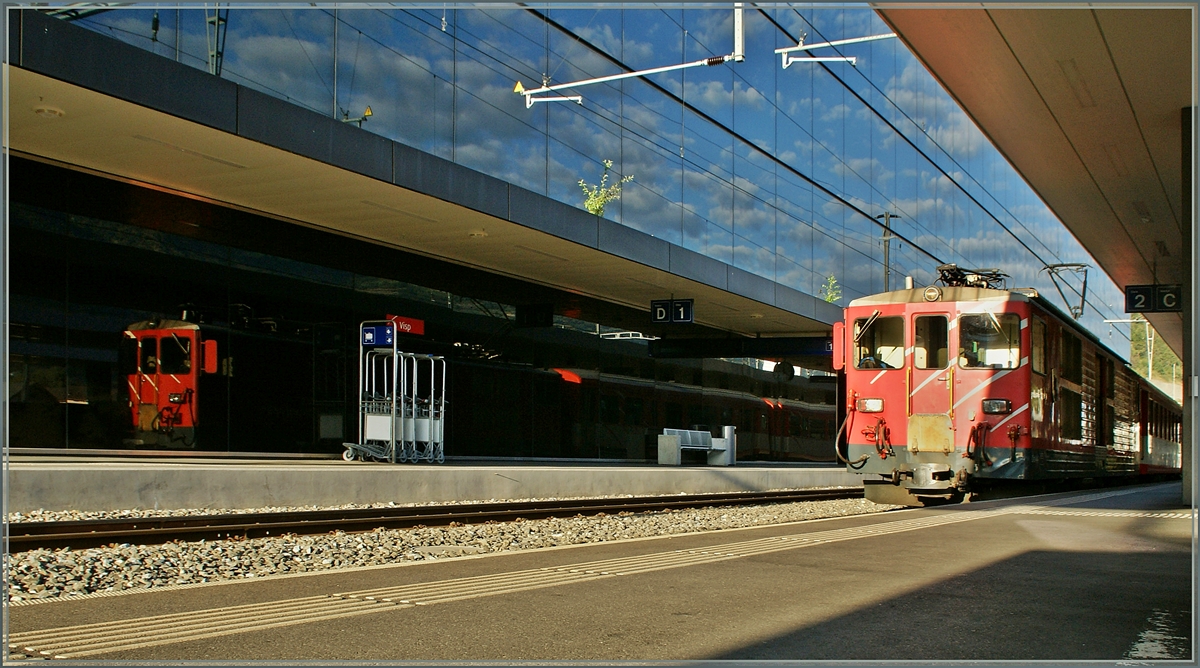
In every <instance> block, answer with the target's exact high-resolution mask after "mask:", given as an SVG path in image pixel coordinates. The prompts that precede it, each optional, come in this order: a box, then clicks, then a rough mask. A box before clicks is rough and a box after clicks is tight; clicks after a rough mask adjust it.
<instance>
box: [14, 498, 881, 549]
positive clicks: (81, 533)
mask: <svg viewBox="0 0 1200 668" xmlns="http://www.w3.org/2000/svg"><path fill="white" fill-rule="evenodd" d="M862 495H863V492H862V489H861V488H821V489H806V490H795V491H774V492H731V493H725V494H695V495H679V496H643V497H626V498H603V499H572V500H564V501H518V502H508V503H472V504H446V505H434V506H413V507H403V508H353V509H347V510H314V511H298V512H283V513H238V514H226V515H192V516H181V517H152V518H137V519H121V520H76V521H66V522H14V523H10V524H9V525H8V551H9V553H15V552H24V551H27V550H34V549H38V548H47V549H51V548H61V547H70V548H72V549H86V548H89V547H98V546H102V545H109V544H113V543H116V544H122V543H131V544H143V545H156V544H162V543H168V542H171V541H175V540H183V541H199V540H221V539H226V538H260V537H263V536H279V535H285V534H320V533H329V532H332V531H346V532H354V531H372V530H374V529H377V528H381V527H383V528H389V529H399V528H411V527H417V526H447V525H449V524H451V523H452V522H454V523H461V524H480V523H484V522H489V521H491V522H505V521H512V520H516V519H540V518H546V517H573V516H575V515H599V514H602V513H604V514H614V513H621V512H630V513H643V512H651V511H660V510H668V509H674V508H699V507H704V506H732V505H753V504H762V503H789V502H794V501H824V500H830V499H849V498H856V497H862Z"/></svg>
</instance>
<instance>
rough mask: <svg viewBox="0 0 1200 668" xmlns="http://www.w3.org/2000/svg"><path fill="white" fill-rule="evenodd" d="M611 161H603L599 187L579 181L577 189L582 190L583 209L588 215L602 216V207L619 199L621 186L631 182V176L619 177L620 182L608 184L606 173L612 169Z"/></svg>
mask: <svg viewBox="0 0 1200 668" xmlns="http://www.w3.org/2000/svg"><path fill="white" fill-rule="evenodd" d="M612 166H613V161H612V160H605V161H604V176H601V177H600V183H599V185H594V186H589V185H588V184H587V183H585V182H584V180H583V179H579V187H580V188H582V189H583V194H584V200H583V208H585V209H587V210H588V212H589V213H591V214H593V215H596V216H603V215H604V205H605V204H608V203H609V202H611V201H613V200H618V199H621V184H623V183H629V182H630V181H632V180H633V175H632V174H630V175H628V176H623V177H621V180H620V181H618V182H617V183H614V184H612V185H606V184H607V183H608V172H609V170H611V169H612Z"/></svg>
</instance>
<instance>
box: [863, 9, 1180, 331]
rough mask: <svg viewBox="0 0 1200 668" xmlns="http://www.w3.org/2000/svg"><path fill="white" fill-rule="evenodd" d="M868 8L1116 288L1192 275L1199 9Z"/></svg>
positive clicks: (1165, 317)
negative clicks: (1189, 165) (1186, 131)
mask: <svg viewBox="0 0 1200 668" xmlns="http://www.w3.org/2000/svg"><path fill="white" fill-rule="evenodd" d="M877 10H878V11H879V14H880V15H881V16H882V17H883V19H884V20H885V21H886V22H887V23H888V24H889V25H890V26H891V27H892V28H893V29H894V30H895V31H896V33H897V34H899V36H900V38H901V39H902V40H904V42H905V43H906V44H907V45H908V46H909V48H910V49H911V50H912V51H913V52H914V53H915V54H916V56H917V57H918V58H919V59H920V60H921V61H922V62H923V63H924V64H925V66H926V67H928V68H929V70H930V72H932V73H933V75H934V76H935V77H936V78H937V79H938V80H939V81H940V82H941V83H942V84H943V85H944V87H945V88H946V90H947V91H949V93H950V95H951V96H953V97H954V98H955V100H957V101H958V103H959V104H960V105H961V106H962V108H963V109H964V110H965V111H966V112H967V114H968V115H970V117H971V118H972V119H973V120H974V121H975V123H976V125H978V126H979V128H980V130H982V131H983V133H984V134H985V135H987V137H988V138H989V139H990V140H991V141H992V143H993V144H995V146H996V147H997V148H998V149H999V150H1000V152H1001V153H1002V154H1003V155H1004V156H1005V157H1006V158H1007V159H1008V160H1009V162H1011V163H1012V165H1013V166H1014V167H1015V168H1016V169H1017V171H1018V172H1020V174H1021V176H1022V177H1024V178H1025V180H1026V181H1027V182H1028V183H1029V184H1030V186H1031V187H1032V188H1033V190H1034V191H1035V192H1036V193H1037V194H1038V196H1040V197H1041V198H1042V200H1043V201H1044V202H1045V203H1046V204H1047V205H1048V206H1049V207H1050V209H1051V210H1053V211H1054V213H1055V215H1057V216H1058V218H1059V219H1060V220H1061V221H1062V222H1063V224H1064V225H1066V227H1067V229H1069V230H1070V231H1071V233H1072V234H1074V235H1075V237H1076V238H1077V239H1079V241H1080V243H1082V244H1083V246H1084V247H1085V248H1086V249H1087V250H1088V252H1090V253H1091V254H1092V257H1094V258H1095V259H1096V262H1097V263H1099V265H1100V267H1101V268H1102V269H1103V270H1104V271H1105V273H1107V274H1108V275H1109V276H1111V277H1112V279H1113V280H1114V281H1115V282H1116V283H1117V285H1118V286H1125V285H1132V284H1148V283H1188V282H1189V280H1190V274H1189V273H1188V262H1189V255H1190V253H1189V251H1188V248H1187V246H1186V244H1185V240H1186V239H1185V236H1184V230H1185V228H1186V227H1188V226H1190V225H1191V224H1192V219H1191V201H1190V197H1188V195H1187V193H1185V187H1186V184H1185V178H1184V163H1183V159H1182V157H1183V155H1184V154H1185V153H1186V154H1187V155H1188V156H1191V138H1190V137H1186V138H1185V136H1184V135H1183V132H1182V129H1183V126H1184V121H1183V120H1182V117H1181V110H1183V109H1184V108H1186V107H1190V106H1191V105H1193V104H1194V102H1193V95H1194V91H1193V90H1192V86H1193V79H1192V77H1193V72H1192V67H1193V63H1194V61H1195V57H1194V54H1193V53H1192V26H1193V21H1194V20H1195V19H1194V12H1195V10H1194V8H1186V7H1181V8H1165V9H1164V8H1147V9H1141V8H1113V9H1108V8H1105V7H1104V6H1103V5H1099V6H1097V5H1089V6H1082V5H1081V6H1078V7H1068V8H1063V7H1058V8H1053V9H1042V8H1028V7H1023V8H1022V7H1017V8H1012V9H1010V8H1007V7H1005V6H1003V5H995V6H992V7H990V8H987V9H982V8H978V6H975V7H971V8H963V7H945V8H940V7H937V6H931V5H923V6H922V7H921V8H919V9H917V8H912V9H908V8H899V7H896V8H892V7H888V6H881V7H878V8H877ZM1191 122H1192V121H1191V120H1190V114H1188V121H1187V123H1188V124H1189V125H1190V124H1191ZM1185 141H1186V144H1185ZM1018 218H1020V216H1019V215H1018ZM1063 259H1064V260H1074V259H1076V258H1063ZM1149 318H1150V321H1151V323H1152V324H1153V325H1154V327H1155V328H1156V329H1158V331H1159V332H1160V334H1162V336H1163V338H1164V339H1165V340H1166V341H1167V343H1168V344H1169V345H1170V346H1171V348H1173V349H1174V350H1175V351H1176V352H1178V353H1180V354H1182V353H1183V346H1184V343H1185V342H1184V337H1183V319H1182V317H1181V315H1180V314H1178V313H1158V314H1151V315H1150V316H1149Z"/></svg>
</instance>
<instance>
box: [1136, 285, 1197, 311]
mask: <svg viewBox="0 0 1200 668" xmlns="http://www.w3.org/2000/svg"><path fill="white" fill-rule="evenodd" d="M1182 310H1183V286H1181V285H1178V284H1174V285H1162V284H1154V285H1126V286H1125V312H1126V313H1172V312H1178V311H1182Z"/></svg>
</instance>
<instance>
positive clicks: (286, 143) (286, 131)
mask: <svg viewBox="0 0 1200 668" xmlns="http://www.w3.org/2000/svg"><path fill="white" fill-rule="evenodd" d="M237 116H238V125H237V134H238V136H240V137H245V138H246V139H253V140H254V141H258V142H262V143H264V144H266V145H268V146H274V147H277V148H281V149H283V150H285V151H291V152H292V153H295V154H297V155H302V156H305V157H307V158H312V159H314V160H320V161H321V162H326V163H331V164H332V162H333V151H332V149H331V144H332V141H333V137H332V134H333V133H332V129H333V128H332V127H331V125H332V124H333V123H337V122H338V121H335V120H333V119H331V118H326V117H324V116H321V115H319V114H317V113H315V112H312V111H309V110H308V109H303V108H301V107H297V106H296V105H294V104H291V103H290V102H285V101H283V100H280V99H278V98H274V97H271V96H270V95H266V94H265V93H260V92H258V91H256V90H251V89H249V88H245V87H242V88H241V89H240V90H239V91H238V105H237Z"/></svg>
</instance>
